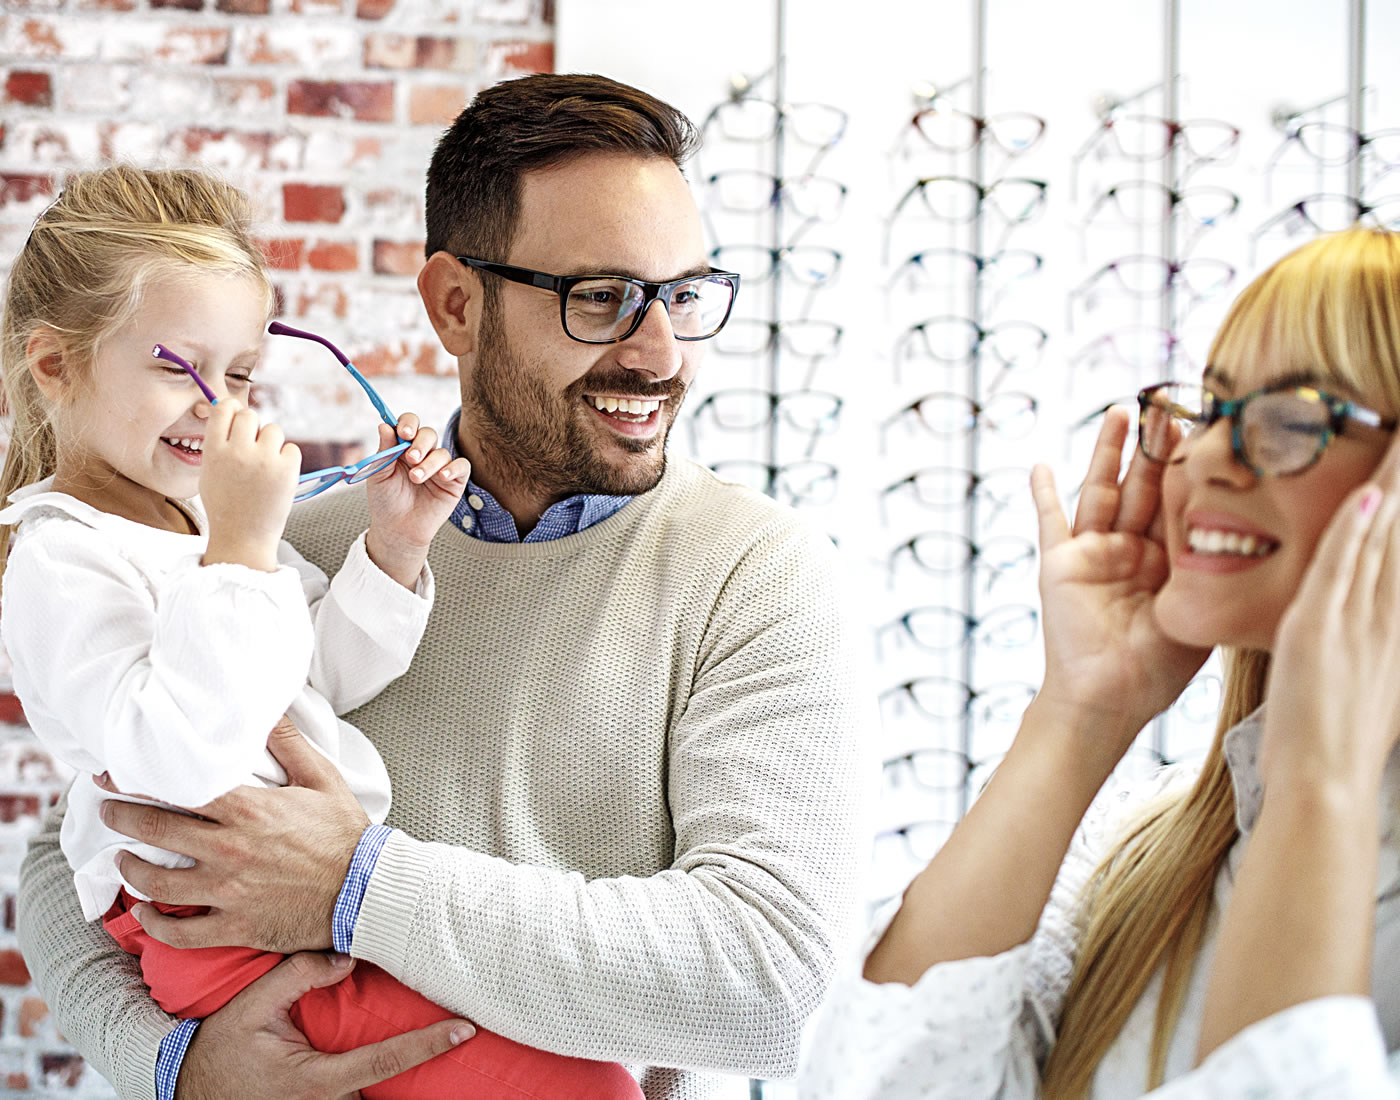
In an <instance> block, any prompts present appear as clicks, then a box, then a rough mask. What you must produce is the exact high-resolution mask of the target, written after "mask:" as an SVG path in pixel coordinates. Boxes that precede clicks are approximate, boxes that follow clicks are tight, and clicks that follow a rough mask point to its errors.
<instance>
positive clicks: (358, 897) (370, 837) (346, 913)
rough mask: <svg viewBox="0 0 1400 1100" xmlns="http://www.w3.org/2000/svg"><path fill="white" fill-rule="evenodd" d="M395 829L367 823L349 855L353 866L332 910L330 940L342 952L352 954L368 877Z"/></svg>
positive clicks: (372, 873) (346, 875)
mask: <svg viewBox="0 0 1400 1100" xmlns="http://www.w3.org/2000/svg"><path fill="white" fill-rule="evenodd" d="M393 831H394V830H393V829H391V828H389V826H387V825H370V826H368V827H366V829H365V831H364V832H363V833H361V834H360V841H359V843H358V844H356V845H355V851H354V853H353V854H352V855H351V857H350V867H349V869H348V870H347V871H346V873H345V882H344V883H343V884H342V885H341V888H340V894H339V895H338V896H337V897H336V899H335V909H334V910H333V911H332V914H331V944H332V946H333V947H334V948H335V950H337V951H339V952H340V953H341V954H343V955H348V954H350V947H351V945H352V944H353V943H354V942H355V924H356V922H357V921H358V920H359V919H360V906H361V904H362V903H363V902H364V900H365V891H366V890H368V889H369V880H370V878H371V877H372V876H373V875H374V867H375V864H376V863H377V862H378V861H379V853H380V852H382V851H383V850H384V842H385V841H386V840H388V839H389V834H390V833H392V832H393Z"/></svg>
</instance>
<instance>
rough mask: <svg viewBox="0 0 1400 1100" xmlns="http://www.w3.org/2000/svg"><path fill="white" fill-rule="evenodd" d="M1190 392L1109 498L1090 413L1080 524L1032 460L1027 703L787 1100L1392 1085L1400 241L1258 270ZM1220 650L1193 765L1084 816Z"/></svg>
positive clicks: (1340, 244)
mask: <svg viewBox="0 0 1400 1100" xmlns="http://www.w3.org/2000/svg"><path fill="white" fill-rule="evenodd" d="M1202 382H1203V389H1202V388H1201V387H1195V386H1180V385H1172V386H1164V387H1149V388H1148V389H1147V390H1144V391H1143V394H1142V395H1141V397H1140V404H1141V406H1142V413H1141V421H1140V423H1141V428H1140V436H1139V441H1140V447H1139V449H1138V452H1137V454H1136V455H1135V456H1134V458H1133V460H1132V463H1131V464H1130V466H1129V469H1128V473H1127V475H1126V477H1124V478H1123V479H1122V480H1121V481H1120V479H1119V465H1120V455H1121V448H1122V445H1123V443H1124V442H1125V439H1126V435H1127V431H1128V423H1127V418H1126V417H1124V416H1123V415H1122V414H1121V412H1118V413H1116V414H1115V415H1114V416H1113V417H1112V418H1111V419H1110V420H1108V421H1107V422H1106V423H1105V426H1104V428H1103V430H1102V433H1101V435H1100V438H1099V443H1098V445H1097V448H1096V451H1095V454H1094V457H1093V459H1092V462H1091V466H1090V471H1089V477H1088V480H1087V482H1086V485H1085V488H1084V490H1083V493H1082V495H1081V498H1080V503H1079V507H1078V514H1077V516H1076V519H1075V523H1074V526H1073V528H1072V529H1071V528H1070V527H1069V526H1068V525H1067V524H1066V522H1065V519H1064V516H1063V513H1062V512H1061V510H1060V507H1059V503H1058V500H1057V497H1056V495H1055V491H1054V484H1053V482H1052V480H1051V478H1050V475H1049V472H1048V471H1047V470H1045V469H1044V468H1038V469H1037V471H1036V472H1035V474H1034V475H1033V477H1032V489H1033V492H1034V496H1035V499H1036V505H1037V509H1038V511H1039V514H1040V538H1041V547H1042V551H1043V559H1042V569H1041V595H1042V600H1043V603H1044V610H1045V652H1046V672H1045V680H1044V683H1043V686H1042V688H1041V690H1040V693H1039V694H1038V695H1037V697H1036V698H1035V700H1034V701H1033V702H1032V703H1031V705H1030V707H1029V708H1028V709H1027V711H1026V714H1025V717H1024V720H1023V722H1022V725H1021V729H1020V731H1019V733H1018V735H1017V738H1016V741H1015V743H1014V745H1013V747H1012V749H1011V751H1010V752H1009V753H1008V754H1007V756H1006V758H1005V760H1004V762H1003V763H1002V765H1001V767H1000V769H999V770H998V772H997V773H996V775H995V776H994V777H993V779H992V780H991V782H990V783H989V785H988V786H987V788H986V790H985V792H984V793H983V794H982V796H981V798H980V799H979V800H978V801H977V802H976V803H975V804H974V805H973V807H972V809H971V810H970V812H969V813H968V815H967V817H966V818H965V819H964V821H963V822H962V823H961V824H960V825H959V826H958V828H957V829H956V830H955V831H954V832H953V834H952V836H951V837H950V839H949V840H948V842H947V844H946V845H945V846H944V847H943V848H942V849H941V850H940V851H939V853H938V854H937V855H936V856H935V857H934V859H933V860H932V861H931V862H930V863H929V865H928V866H927V867H926V868H925V869H924V871H922V872H921V873H920V875H919V876H918V878H916V879H915V880H914V882H913V883H912V884H911V885H910V887H909V889H908V890H907V891H906V893H905V895H904V898H903V902H902V905H901V906H900V908H899V910H898V912H897V913H896V914H892V918H893V919H892V920H890V921H889V922H888V924H887V926H885V927H882V928H881V929H879V930H878V931H877V933H876V935H875V936H874V937H873V939H872V943H873V946H874V949H873V950H871V951H870V952H869V954H868V956H867V957H865V958H864V959H863V962H862V967H863V973H861V974H852V975H851V976H850V977H849V979H848V980H846V981H845V983H844V984H843V985H842V986H840V987H838V988H837V989H836V990H835V991H834V992H833V995H832V998H831V1001H830V1004H829V1008H828V1011H827V1013H826V1015H825V1017H824V1020H823V1022H822V1024H821V1025H820V1026H819V1027H818V1030H817V1035H816V1040H815V1042H814V1043H813V1045H812V1051H813V1054H812V1057H811V1058H810V1060H809V1063H808V1065H807V1067H806V1070H805V1074H804V1080H803V1093H802V1095H803V1096H804V1098H807V1097H811V1098H836V1097H839V1098H840V1100H857V1098H860V1097H876V1096H878V1097H880V1098H881V1100H899V1098H902V1097H914V1096H918V1097H948V1098H954V1097H956V1098H957V1100H976V1098H978V1097H1000V1098H1004V1100H1017V1098H1031V1097H1037V1096H1044V1097H1053V1098H1068V1097H1074V1098H1082V1097H1092V1098H1095V1100H1110V1098H1112V1100H1123V1098H1126V1097H1135V1096H1141V1095H1143V1094H1144V1093H1147V1092H1149V1091H1151V1090H1154V1089H1156V1090H1158V1091H1152V1095H1153V1096H1154V1097H1157V1096H1160V1097H1162V1098H1163V1100H1167V1098H1168V1097H1170V1098H1181V1100H1186V1098H1200V1097H1221V1098H1225V1097H1232V1098H1233V1097H1243V1096H1256V1097H1270V1098H1282V1097H1300V1098H1301V1097H1304V1096H1307V1097H1316V1096H1323V1095H1325V1096H1327V1097H1329V1098H1331V1100H1352V1098H1355V1100H1361V1098H1363V1097H1365V1098H1368V1100H1369V1098H1376V1097H1392V1098H1394V1097H1400V1062H1397V1063H1396V1065H1397V1069H1394V1070H1389V1071H1388V1070H1387V1051H1395V1050H1396V1049H1397V1047H1400V754H1396V753H1394V752H1393V749H1394V746H1395V744H1396V741H1397V739H1400V444H1397V443H1394V442H1392V440H1393V435H1394V431H1395V426H1396V421H1395V416H1396V413H1397V412H1400V234H1396V233H1386V232H1381V231H1374V230H1366V229H1359V228H1358V229H1354V230H1350V231H1348V232H1345V233H1342V234H1338V235H1335V236H1332V237H1329V238H1323V239H1319V240H1317V241H1314V242H1312V243H1310V244H1308V245H1305V246H1304V247H1302V248H1300V249H1298V250H1297V251H1295V252H1293V253H1292V254H1290V255H1289V256H1287V257H1285V258H1284V259H1283V260H1281V261H1279V262H1278V263H1277V264H1275V265H1274V266H1273V267H1272V268H1271V269H1270V270H1268V271H1267V272H1265V273H1264V274H1263V275H1262V276H1260V277H1259V278H1258V279H1257V280H1255V282H1254V283H1253V284H1251V286H1250V287H1249V288H1248V289H1246V290H1245V292H1244V293H1243V294H1242V295H1241V296H1240V298H1239V300H1238V301H1237V302H1236V303H1235V304H1234V306H1233V307H1232V309H1231V311H1230V313H1229V315H1228V316H1227V318H1226V319H1225V322H1224V324H1223V326H1222V327H1221V330H1220V332H1219V334H1218V335H1217V336H1216V339H1215V342H1214V345H1213V346H1212V348H1211V352H1210V359H1209V366H1208V367H1207V368H1206V370H1205V375H1204V378H1203V380H1202ZM1217 645H1219V646H1225V647H1227V651H1226V656H1227V660H1226V667H1227V670H1228V682H1227V686H1226V691H1225V704H1224V707H1223V712H1222V714H1221V716H1220V722H1219V730H1218V734H1217V737H1216V739H1215V742H1214V745H1213V747H1212V749H1211V751H1210V754H1209V756H1208V757H1207V759H1206V761H1205V763H1204V765H1203V768H1202V770H1201V772H1200V774H1199V775H1198V776H1197V777H1195V779H1194V781H1192V779H1191V777H1190V776H1184V777H1183V776H1181V775H1180V773H1171V772H1169V773H1168V774H1166V775H1164V776H1162V777H1160V778H1159V779H1158V780H1157V781H1156V783H1155V784H1154V785H1153V786H1154V787H1155V788H1156V790H1155V792H1154V791H1149V792H1147V793H1148V794H1154V793H1155V794H1156V797H1153V798H1151V799H1150V800H1149V801H1147V802H1146V804H1145V805H1144V804H1142V803H1140V802H1136V803H1135V802H1134V800H1131V799H1127V798H1125V795H1126V794H1127V793H1128V792H1121V793H1119V794H1115V795H1109V794H1107V793H1106V794H1105V796H1104V797H1100V798H1098V799H1097V800H1095V796H1096V794H1097V793H1098V792H1099V790H1100V788H1101V787H1102V786H1103V785H1104V783H1105V780H1106V779H1107V778H1108V776H1109V774H1110V772H1111V771H1112V770H1113V768H1114V766H1115V764H1116V763H1117V762H1118V760H1119V759H1120V758H1121V757H1122V755H1123V754H1124V752H1126V750H1127V749H1128V747H1129V745H1130V744H1131V743H1132V741H1133V739H1134V737H1135V736H1136V734H1137V733H1138V731H1139V730H1141V729H1142V727H1143V726H1144V725H1145V724H1146V723H1147V722H1148V721H1149V720H1150V719H1151V718H1152V717H1153V716H1154V715H1155V714H1157V713H1159V712H1160V711H1162V710H1164V709H1165V708H1166V707H1167V706H1169V705H1170V704H1171V702H1172V701H1173V700H1174V699H1175V698H1176V696H1177V695H1178V694H1179V693H1180V692H1181V690H1182V689H1183V688H1184V686H1185V685H1186V683H1187V681H1188V680H1189V679H1190V678H1191V676H1192V675H1193V674H1194V672H1195V671H1196V670H1197V669H1198V668H1199V667H1200V665H1201V663H1202V662H1203V661H1204V659H1205V658H1206V656H1207V654H1208V653H1209V652H1210V649H1211V648H1212V647H1214V646H1217ZM1091 802H1093V805H1092V807H1091ZM1086 811H1087V812H1086ZM1164 1082H1167V1083H1166V1084H1164ZM1159 1086H1160V1088H1159Z"/></svg>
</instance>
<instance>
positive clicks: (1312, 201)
mask: <svg viewBox="0 0 1400 1100" xmlns="http://www.w3.org/2000/svg"><path fill="white" fill-rule="evenodd" d="M1361 221H1366V222H1368V223H1370V224H1373V225H1375V226H1377V227H1378V228H1380V229H1400V195H1392V196H1389V197H1388V198H1383V199H1381V200H1380V202H1377V203H1366V202H1362V201H1361V200H1360V199H1357V198H1354V197H1353V196H1351V195H1338V194H1317V195H1309V196H1308V197H1307V198H1305V199H1299V200H1298V201H1297V202H1295V203H1294V204H1293V205H1292V206H1290V207H1288V208H1287V209H1286V210H1281V211H1279V212H1278V213H1277V214H1275V215H1274V216H1273V217H1272V218H1270V219H1269V220H1268V221H1266V222H1265V223H1264V224H1263V225H1261V226H1260V227H1259V228H1258V229H1256V230H1255V231H1254V233H1253V234H1252V236H1253V237H1254V238H1255V239H1258V238H1259V237H1262V236H1263V235H1264V234H1265V233H1267V232H1269V231H1270V230H1271V229H1273V228H1274V227H1276V226H1279V225H1283V226H1285V228H1286V229H1287V231H1289V232H1297V231H1298V230H1300V229H1303V230H1312V231H1313V232H1317V233H1336V232H1338V231H1339V230H1342V229H1348V228H1350V227H1351V226H1353V225H1355V224H1356V223H1357V222H1361Z"/></svg>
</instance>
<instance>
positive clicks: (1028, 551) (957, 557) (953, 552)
mask: <svg viewBox="0 0 1400 1100" xmlns="http://www.w3.org/2000/svg"><path fill="white" fill-rule="evenodd" d="M906 554H907V555H908V556H909V557H910V558H912V559H913V561H914V563H915V564H916V565H917V566H918V567H919V568H920V569H922V570H923V571H924V572H926V573H932V574H933V575H934V576H944V577H946V576H952V575H956V574H958V573H961V572H962V571H963V570H964V569H967V568H970V567H976V568H978V569H980V570H981V571H982V572H984V573H985V574H986V575H987V591H988V592H990V591H991V590H992V589H993V588H994V587H995V586H996V584H997V582H998V581H1000V580H1001V579H1003V578H1004V577H1007V576H1015V575H1017V574H1020V575H1023V576H1025V575H1029V574H1030V572H1031V569H1032V567H1033V566H1034V565H1035V554H1036V550H1035V543H1033V542H1031V540H1030V539H1028V538H1024V537H1022V536H1020V535H993V536H992V537H991V538H988V539H984V540H983V541H981V542H973V541H972V540H971V539H970V538H968V537H967V536H966V535H959V534H955V533H954V532H952V531H926V532H925V533H923V534H921V535H915V536H914V537H913V538H912V539H908V540H907V541H905V542H902V543H900V544H899V545H898V546H896V547H895V548H894V549H893V550H891V551H890V555H889V569H890V576H891V577H893V576H894V574H895V571H896V570H897V569H898V566H899V562H900V560H901V559H902V558H903V557H904V556H905V555H906ZM906 625H907V624H906ZM1032 625H1034V624H1032ZM910 629H913V628H912V627H911V628H910ZM930 636H931V635H930ZM915 641H918V639H917V638H916V639H915ZM926 648H930V649H933V648H943V647H936V646H928V647H926Z"/></svg>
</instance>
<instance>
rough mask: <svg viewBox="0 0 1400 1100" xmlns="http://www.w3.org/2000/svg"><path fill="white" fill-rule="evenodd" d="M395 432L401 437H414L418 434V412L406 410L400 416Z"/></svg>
mask: <svg viewBox="0 0 1400 1100" xmlns="http://www.w3.org/2000/svg"><path fill="white" fill-rule="evenodd" d="M395 434H396V435H397V436H398V437H399V438H400V439H412V438H413V437H414V436H416V435H417V434H418V414H417V413H411V412H406V413H402V414H401V415H400V416H399V422H398V426H397V428H396V430H395Z"/></svg>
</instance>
